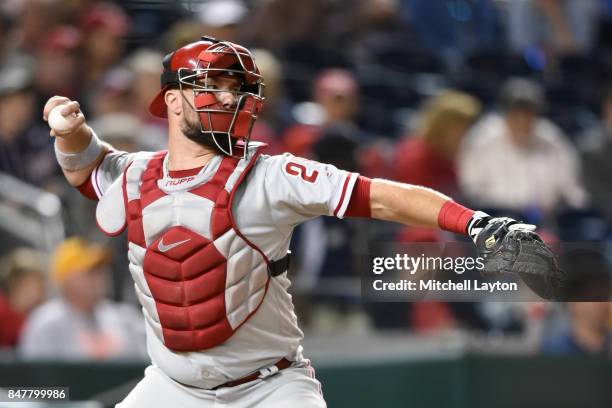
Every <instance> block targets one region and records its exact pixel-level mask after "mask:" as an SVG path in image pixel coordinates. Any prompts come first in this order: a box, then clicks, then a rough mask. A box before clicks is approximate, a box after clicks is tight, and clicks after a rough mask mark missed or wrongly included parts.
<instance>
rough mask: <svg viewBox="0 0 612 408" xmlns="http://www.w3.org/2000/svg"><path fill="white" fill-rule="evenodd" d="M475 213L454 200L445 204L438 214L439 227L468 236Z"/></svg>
mask: <svg viewBox="0 0 612 408" xmlns="http://www.w3.org/2000/svg"><path fill="white" fill-rule="evenodd" d="M472 215H474V211H473V210H470V209H469V208H466V207H464V206H462V205H461V204H457V203H456V202H454V201H453V200H448V201H447V202H445V203H444V205H443V206H442V208H441V209H440V212H439V213H438V225H439V226H440V228H441V229H443V230H445V231H451V232H455V233H457V234H464V235H465V234H467V225H468V222H469V221H470V218H472Z"/></svg>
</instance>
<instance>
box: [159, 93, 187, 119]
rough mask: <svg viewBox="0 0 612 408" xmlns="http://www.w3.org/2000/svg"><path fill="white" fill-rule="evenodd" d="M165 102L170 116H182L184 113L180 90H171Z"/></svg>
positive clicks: (165, 97) (165, 96)
mask: <svg viewBox="0 0 612 408" xmlns="http://www.w3.org/2000/svg"><path fill="white" fill-rule="evenodd" d="M164 101H165V102H166V106H167V107H168V115H171V114H174V115H180V114H181V113H182V112H183V104H182V103H181V95H180V91H179V90H178V89H169V90H167V91H166V93H165V94H164Z"/></svg>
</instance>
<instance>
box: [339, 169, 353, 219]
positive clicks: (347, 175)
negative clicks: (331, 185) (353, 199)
mask: <svg viewBox="0 0 612 408" xmlns="http://www.w3.org/2000/svg"><path fill="white" fill-rule="evenodd" d="M352 175H353V173H347V174H346V178H345V180H344V185H343V186H342V194H341V195H340V201H338V205H336V209H335V210H334V215H335V216H336V217H337V216H338V211H340V208H342V203H343V202H344V196H345V195H346V189H347V188H348V184H349V181H350V180H351V176H352Z"/></svg>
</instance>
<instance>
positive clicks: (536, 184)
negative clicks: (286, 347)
mask: <svg viewBox="0 0 612 408" xmlns="http://www.w3.org/2000/svg"><path fill="white" fill-rule="evenodd" d="M611 27H612V2H611V1H609V0H575V1H571V0H566V1H563V0H453V1H442V0H440V1H435V2H425V1H418V0H358V1H351V0H301V1H288V0H284V1H282V0H251V1H238V0H209V1H186V0H184V1H179V0H177V1H171V0H168V1H162V0H158V1H156V0H151V1H145V0H126V1H115V2H109V1H94V0H3V1H2V2H0V229H1V230H2V239H0V255H1V256H2V262H1V266H0V268H1V269H0V285H1V286H0V287H1V292H0V349H1V350H2V352H1V354H0V388H2V387H7V386H19V385H21V386H25V385H38V386H43V385H49V386H51V385H56V386H59V385H70V386H71V393H72V397H73V399H76V400H85V399H92V398H93V399H94V400H95V401H97V402H93V403H89V405H87V403H86V404H85V405H84V406H92V407H93V406H100V405H108V404H112V403H114V402H116V400H117V399H120V398H121V397H122V396H123V395H125V393H126V392H127V391H128V390H129V386H130V385H132V384H133V382H132V381H133V380H135V379H137V378H139V376H141V374H142V367H143V366H144V364H145V363H144V360H143V358H145V356H144V355H143V354H142V352H143V351H144V346H143V344H142V338H141V337H139V336H140V335H141V332H140V331H139V328H138V327H129V328H127V329H122V332H121V333H118V332H113V330H116V331H121V330H119V329H117V328H111V329H108V331H110V332H105V330H107V328H104V327H99V326H96V324H93V325H91V326H86V327H80V326H78V328H76V329H75V330H82V331H83V333H71V332H70V330H69V329H68V328H67V327H68V326H66V330H64V331H65V332H67V333H61V334H59V335H58V334H57V333H56V332H57V330H56V331H53V332H52V331H49V335H48V336H46V335H45V336H42V337H41V336H33V335H30V337H32V336H33V337H35V338H33V339H32V338H30V339H28V340H24V336H25V335H24V330H29V329H28V328H27V327H28V325H30V324H31V322H29V319H30V318H32V316H33V314H32V313H33V311H34V313H35V311H36V310H40V309H37V308H38V307H40V305H41V303H43V302H45V301H50V300H52V299H58V298H61V297H62V296H63V295H62V294H63V293H65V290H64V288H65V287H66V286H67V285H68V283H67V282H68V281H69V280H70V279H72V278H73V277H72V275H71V273H72V272H71V271H69V269H71V268H72V267H73V266H74V265H79V266H80V269H81V270H82V271H81V272H80V273H82V274H83V276H89V275H90V274H89V272H91V270H94V269H95V270H96V271H98V272H100V271H101V272H100V273H99V274H98V275H95V276H97V277H93V278H92V277H90V278H91V279H93V280H92V281H89V283H91V285H98V286H99V287H100V288H102V287H106V288H107V290H106V295H105V298H106V299H107V300H104V302H107V301H108V300H112V301H114V302H121V305H120V306H118V307H121V308H126V309H125V310H128V309H129V313H127V314H130V313H132V312H134V310H136V308H135V304H136V299H135V296H134V294H133V289H132V284H131V278H130V276H129V273H128V271H127V263H126V261H125V245H126V242H125V237H122V238H119V239H117V240H114V241H112V242H110V241H108V240H107V239H106V238H105V237H104V236H103V235H102V234H100V233H99V232H98V231H97V228H96V226H95V222H94V219H93V214H94V211H95V203H92V202H88V201H87V200H85V199H84V198H83V197H81V196H80V195H79V193H78V192H77V191H76V190H73V189H71V188H69V187H68V185H67V183H66V182H65V181H64V180H63V177H62V176H61V172H60V170H59V168H58V167H57V164H56V163H55V159H54V156H53V148H52V140H51V139H50V138H49V136H48V127H47V126H46V124H45V123H44V122H43V121H42V118H41V116H42V115H41V112H42V106H43V105H44V103H45V101H46V99H47V98H48V97H50V96H52V95H55V94H60V95H65V96H68V97H70V98H73V99H76V100H78V101H80V102H81V104H82V106H83V110H84V113H85V115H86V117H87V118H88V121H89V122H90V124H91V125H92V127H94V129H95V130H96V131H97V133H98V134H99V135H100V136H101V137H102V138H103V139H105V140H108V141H109V142H111V143H112V144H113V145H114V146H116V147H117V148H121V149H125V150H130V151H134V150H142V149H147V150H149V149H161V148H163V143H164V138H165V134H164V123H163V122H159V121H157V120H156V119H154V118H153V117H151V116H149V115H148V114H147V106H148V103H149V101H150V99H151V98H152V96H153V95H154V94H155V92H156V90H157V89H158V87H159V74H160V68H161V65H160V60H161V56H162V55H163V54H164V53H166V52H168V51H170V50H173V49H175V48H177V47H179V46H181V45H183V44H185V43H187V42H190V41H192V40H194V39H196V38H198V37H199V36H200V35H202V34H209V35H212V36H214V37H218V38H222V39H226V40H231V41H236V42H239V43H241V44H244V45H246V46H249V47H250V48H254V49H256V58H257V61H258V63H259V65H260V68H261V70H262V71H263V74H264V76H265V79H266V84H267V88H266V96H267V98H268V100H267V102H266V106H265V109H264V112H263V115H262V118H261V119H260V120H259V121H258V124H257V126H256V128H255V129H254V136H253V138H254V139H256V140H262V141H265V142H267V143H269V145H270V147H269V151H270V153H278V152H283V151H290V152H292V153H294V154H297V155H301V156H305V157H308V158H313V159H317V160H320V161H324V162H331V163H334V164H336V165H338V166H339V167H342V168H345V169H348V170H353V171H359V172H361V173H362V174H364V175H366V176H369V177H386V178H393V179H397V180H401V181H405V182H411V183H418V184H423V185H428V186H431V187H434V188H436V189H439V190H441V191H443V192H445V193H448V194H450V195H452V196H453V197H455V198H457V199H458V200H459V201H461V202H462V203H466V204H468V205H470V206H472V207H476V208H483V209H487V210H488V211H489V212H492V213H504V214H511V215H515V216H518V217H520V218H522V219H525V220H527V221H530V222H534V223H536V224H538V225H539V227H540V228H541V231H542V232H543V234H544V236H545V237H546V239H547V240H549V242H551V243H555V242H568V241H571V242H583V243H589V245H591V248H598V251H596V252H597V253H598V255H597V256H591V255H592V254H591V255H589V256H586V257H584V259H581V258H580V257H578V258H577V259H575V260H574V261H575V262H574V263H573V264H572V265H573V266H572V267H574V268H575V269H576V270H578V271H585V272H586V274H587V275H589V276H597V277H598V279H602V278H601V277H602V276H603V277H604V278H603V281H604V282H607V283H608V284H609V276H610V275H609V274H610V270H609V267H608V263H607V261H606V259H609V258H610V250H609V243H610V237H611V234H610V222H611V220H612V213H611V212H610V208H612V207H611V203H612V166H611V164H610V160H609V157H612V156H611V155H610V154H611V153H612V91H611V90H612V88H611V87H610V85H609V84H610V83H611V82H610V81H611V80H612V34H611V33H612V30H611ZM517 78H522V80H517ZM525 79H529V81H525ZM517 112H518V113H519V114H520V113H522V114H523V116H520V115H519V117H518V118H517V117H516V116H513V115H512V113H517ZM512 118H514V119H512ZM521 118H522V119H523V120H524V121H525V120H527V121H531V122H529V123H532V124H533V123H537V126H535V125H534V127H532V128H530V129H531V130H532V132H531V133H533V134H537V135H538V137H540V138H541V140H544V141H546V143H548V144H545V145H544V147H542V146H540V145H538V144H529V143H536V142H534V140H536V139H533V140H531V141H527V142H525V141H523V142H525V143H524V144H521V143H517V144H516V145H513V144H512V143H510V144H508V141H507V140H505V139H503V137H502V138H501V139H495V140H494V141H492V142H491V141H489V142H487V143H485V141H487V137H488V135H490V134H492V133H495V134H505V133H504V131H505V130H504V129H506V130H507V128H511V127H512V128H513V129H515V130H516V129H517V128H518V129H521V123H523V125H524V121H523V122H521ZM525 118H527V119H525ZM539 118H542V119H539ZM543 118H545V119H543ZM492 119H495V120H497V121H495V120H492ZM487 120H488V121H487ZM500 129H501V130H500ZM496 132H497V133H496ZM519 133H520V132H519ZM527 133H530V132H527ZM489 139H491V138H489ZM538 140H540V139H538ZM509 150H511V151H512V160H510V159H508V160H507V161H506V156H508V155H506V152H507V151H509ZM491 157H492V158H494V160H491V159H490V158H491ZM474 175H478V177H476V176H474ZM491 186H494V187H495V188H492V187H491ZM551 186H554V187H551ZM500 191H501V192H500ZM72 236H80V237H82V238H83V240H84V241H75V240H71V241H69V242H68V244H65V245H63V246H61V247H60V249H57V248H58V245H59V244H60V243H61V242H62V241H63V240H64V238H65V237H72ZM456 239H460V238H458V237H453V236H451V235H446V234H436V233H432V232H431V231H426V230H419V229H414V228H400V227H397V226H393V225H389V224H386V223H375V222H363V221H359V220H345V221H342V222H339V221H337V220H333V219H327V218H326V219H321V220H317V221H314V222H309V223H307V224H305V225H304V226H303V227H302V228H300V230H299V231H298V232H297V234H296V237H295V240H294V245H293V249H294V252H295V253H296V258H297V259H296V262H294V265H293V267H292V271H291V276H292V280H293V282H294V285H293V287H292V292H293V294H294V297H295V300H296V307H297V311H298V315H299V318H300V321H301V324H302V326H303V328H304V331H305V334H306V341H305V348H306V352H307V354H308V355H309V356H310V357H311V358H312V359H313V361H314V363H315V367H318V375H319V377H320V379H321V380H322V382H323V387H324V388H323V389H324V393H325V395H326V398H327V399H328V403H329V405H330V406H331V407H335V406H351V407H360V406H377V407H400V406H428V407H436V406H448V407H463V406H471V407H474V406H490V405H491V404H495V405H496V406H525V407H527V406H532V407H548V406H550V407H553V406H554V407H609V406H612V391H611V389H610V384H612V365H611V364H610V357H611V356H612V342H611V341H610V338H611V336H610V330H611V327H612V311H611V309H610V306H609V304H608V303H604V302H599V303H595V302H592V303H589V302H583V303H574V304H562V303H535V302H532V303H441V302H420V303H413V304H409V303H364V302H362V301H361V299H360V296H359V294H360V284H359V274H360V268H363V267H364V265H363V264H362V263H361V262H360V259H362V258H360V256H362V255H363V254H364V253H367V249H368V244H369V243H371V242H380V241H389V242H390V241H395V242H422V241H426V242H444V241H448V240H456ZM92 243H96V244H95V245H99V246H104V247H106V248H108V253H109V254H110V257H109V256H108V255H107V253H106V252H104V251H101V249H100V247H99V246H93V245H94V244H92ZM599 249H600V250H599ZM102 252H104V255H101V254H102ZM72 269H74V268H72ZM91 275H92V276H94V273H93V272H92V273H91ZM100 276H103V278H101V279H100ZM81 277H82V276H81ZM598 282H601V281H598ZM64 296H65V295H64ZM91 296H92V298H95V301H96V302H102V301H101V300H99V299H98V298H96V294H91ZM97 304H98V303H97ZM130 306H131V307H132V309H133V310H132V309H130ZM122 310H123V309H122ZM64 318H65V319H69V316H65V317H64ZM140 323H142V322H141V321H140V320H139V319H138V318H136V319H134V320H133V325H134V326H138V325H139V324H140ZM24 327H25V329H24ZM70 327H73V326H70ZM131 331H133V332H134V333H133V334H130V336H131V337H130V339H131V340H130V342H129V343H130V344H129V345H128V344H123V345H121V343H120V342H119V343H113V342H112V341H110V340H109V341H108V342H105V341H100V340H99V339H101V338H104V339H107V340H108V339H112V338H113V336H118V337H121V336H122V335H125V332H130V333H131ZM86 335H87V336H90V337H88V338H90V339H91V338H94V340H93V341H88V342H81V343H78V347H79V350H78V352H75V353H71V351H70V350H68V351H66V350H62V349H61V347H57V348H56V347H53V345H56V344H58V343H61V342H62V339H64V336H66V338H69V337H71V336H72V337H78V338H81V339H82V338H83V336H86ZM87 336H86V337H87ZM24 343H27V344H24ZM0 395H1V392H0ZM2 405H3V403H2V402H0V406H2ZM20 406H26V405H20ZM74 406H77V405H74Z"/></svg>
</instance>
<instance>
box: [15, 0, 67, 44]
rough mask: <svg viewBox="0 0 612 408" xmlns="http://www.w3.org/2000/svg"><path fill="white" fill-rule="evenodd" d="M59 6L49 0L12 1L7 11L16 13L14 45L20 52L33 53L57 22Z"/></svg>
mask: <svg viewBox="0 0 612 408" xmlns="http://www.w3.org/2000/svg"><path fill="white" fill-rule="evenodd" d="M61 10H62V8H61V7H58V4H57V2H56V1H49V0H23V1H17V2H13V4H12V7H11V9H10V10H9V12H13V13H15V15H16V18H17V19H16V21H15V27H16V30H17V31H16V33H15V34H16V35H15V38H14V41H15V43H14V45H16V46H17V47H18V48H19V50H20V51H21V52H25V53H28V54H33V53H35V51H36V49H37V48H39V47H40V45H41V40H43V39H44V38H45V37H46V36H47V35H48V34H49V30H50V29H51V28H52V27H54V26H55V25H56V24H57V23H58V22H59V17H60V14H61Z"/></svg>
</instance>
